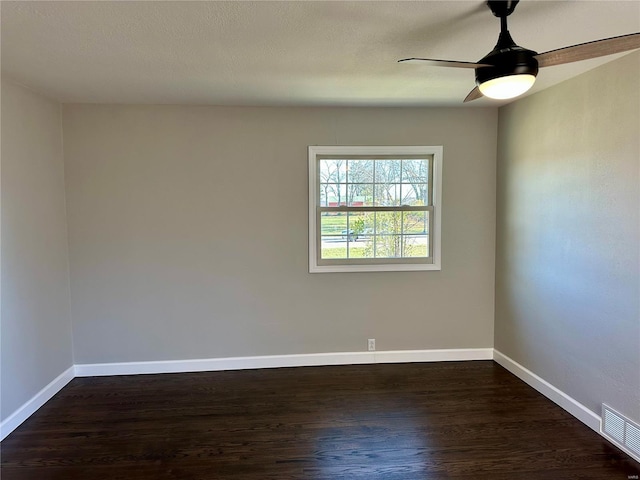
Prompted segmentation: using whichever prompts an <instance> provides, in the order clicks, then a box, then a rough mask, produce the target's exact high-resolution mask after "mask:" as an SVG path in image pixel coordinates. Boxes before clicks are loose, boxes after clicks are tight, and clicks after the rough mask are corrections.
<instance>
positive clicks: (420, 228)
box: [402, 212, 429, 235]
mask: <svg viewBox="0 0 640 480" xmlns="http://www.w3.org/2000/svg"><path fill="white" fill-rule="evenodd" d="M402 227H403V228H402V231H403V233H404V234H405V235H406V234H427V233H429V212H404V218H403V225H402Z"/></svg>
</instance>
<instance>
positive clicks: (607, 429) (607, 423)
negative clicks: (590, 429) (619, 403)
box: [600, 403, 640, 462]
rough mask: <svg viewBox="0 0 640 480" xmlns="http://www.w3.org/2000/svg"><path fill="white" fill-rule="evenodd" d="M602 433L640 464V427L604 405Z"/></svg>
mask: <svg viewBox="0 0 640 480" xmlns="http://www.w3.org/2000/svg"><path fill="white" fill-rule="evenodd" d="M600 431H601V433H602V434H603V435H604V436H605V437H606V438H608V439H609V440H611V442H613V443H614V444H616V445H617V446H618V447H620V448H621V449H622V450H624V451H625V452H627V453H628V454H629V455H631V456H632V457H633V458H635V459H636V460H638V461H639V462H640V425H638V424H637V423H634V422H632V421H631V420H629V419H628V418H627V417H625V416H624V415H622V414H621V413H618V412H616V411H615V410H614V409H612V408H611V407H610V406H608V405H605V404H604V403H603V404H602V426H601V427H600Z"/></svg>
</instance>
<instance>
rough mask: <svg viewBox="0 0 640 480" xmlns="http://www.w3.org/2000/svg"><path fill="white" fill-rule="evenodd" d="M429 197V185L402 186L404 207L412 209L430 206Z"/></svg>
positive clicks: (408, 184) (405, 184) (409, 184)
mask: <svg viewBox="0 0 640 480" xmlns="http://www.w3.org/2000/svg"><path fill="white" fill-rule="evenodd" d="M428 195H429V184H427V183H415V184H411V183H403V184H402V205H409V206H412V207H416V206H424V205H429V203H428V202H427V198H428Z"/></svg>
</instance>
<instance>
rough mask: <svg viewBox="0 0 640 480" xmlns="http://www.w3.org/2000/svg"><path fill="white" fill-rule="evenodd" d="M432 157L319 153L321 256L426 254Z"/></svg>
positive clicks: (353, 256)
mask: <svg viewBox="0 0 640 480" xmlns="http://www.w3.org/2000/svg"><path fill="white" fill-rule="evenodd" d="M430 163H431V159H430V158H425V157H424V156H423V157H420V158H412V157H409V158H322V159H321V160H320V161H319V171H318V174H319V184H318V185H319V196H320V199H319V206H320V210H321V214H320V225H319V226H320V232H321V242H322V247H321V258H323V259H332V258H334V259H345V258H404V257H414V258H415V257H428V256H429V214H430V210H431V208H430V206H431V192H430V178H429V176H430V168H431V164H430Z"/></svg>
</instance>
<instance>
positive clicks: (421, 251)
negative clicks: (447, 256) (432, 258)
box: [402, 235, 429, 258]
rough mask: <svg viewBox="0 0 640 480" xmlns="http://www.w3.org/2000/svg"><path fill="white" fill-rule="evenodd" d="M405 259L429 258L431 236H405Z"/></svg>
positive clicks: (403, 251)
mask: <svg viewBox="0 0 640 480" xmlns="http://www.w3.org/2000/svg"><path fill="white" fill-rule="evenodd" d="M402 241H403V246H402V256H403V257H414V258H415V257H428V256H429V236H428V235H404V236H403V237H402Z"/></svg>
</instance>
